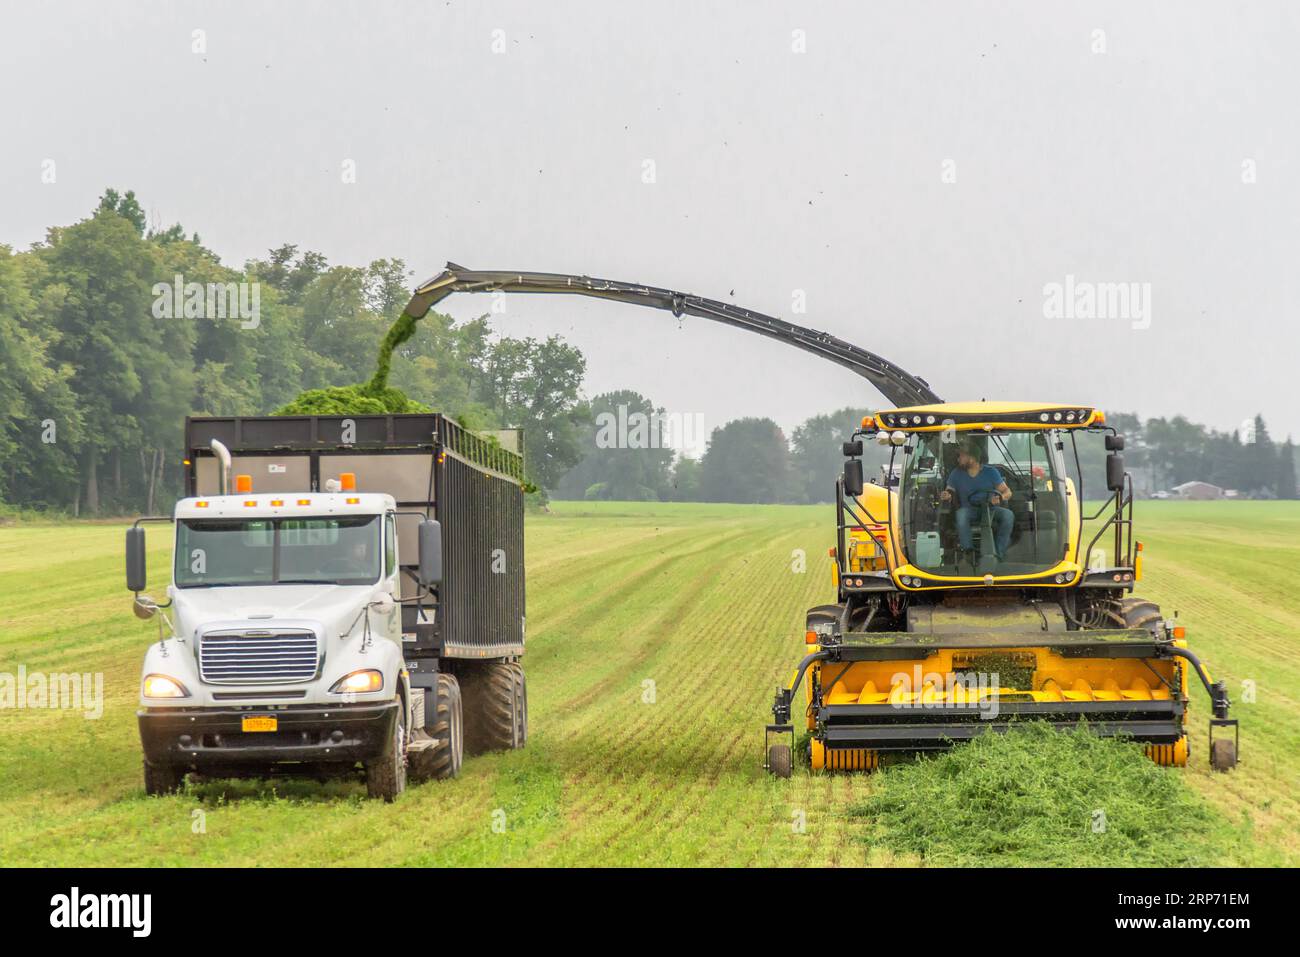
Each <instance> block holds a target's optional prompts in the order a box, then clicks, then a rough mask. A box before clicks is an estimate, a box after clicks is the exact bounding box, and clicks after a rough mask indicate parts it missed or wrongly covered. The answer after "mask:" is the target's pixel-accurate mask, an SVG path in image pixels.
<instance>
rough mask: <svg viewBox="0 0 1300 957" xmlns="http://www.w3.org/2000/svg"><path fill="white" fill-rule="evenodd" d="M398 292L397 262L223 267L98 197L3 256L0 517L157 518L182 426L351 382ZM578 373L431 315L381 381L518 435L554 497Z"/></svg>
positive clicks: (571, 438)
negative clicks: (35, 512)
mask: <svg viewBox="0 0 1300 957" xmlns="http://www.w3.org/2000/svg"><path fill="white" fill-rule="evenodd" d="M411 278H412V274H411V272H410V271H409V270H408V269H407V268H406V265H405V263H403V262H402V261H401V260H400V259H376V260H373V261H372V262H370V263H369V264H368V265H366V266H344V265H330V264H329V263H328V262H327V261H326V258H325V257H324V256H323V255H321V254H320V253H317V252H313V251H311V250H299V248H298V247H297V246H294V245H288V244H286V245H281V246H279V247H277V248H274V249H272V250H270V252H269V253H268V254H267V256H266V257H265V258H264V259H255V260H251V261H249V262H247V263H245V264H244V265H243V267H242V268H240V269H234V268H231V267H229V266H226V265H224V264H222V262H221V261H220V259H219V258H218V257H217V255H216V254H215V253H213V252H212V250H210V249H208V248H207V247H205V246H204V245H203V243H202V240H201V239H200V237H199V236H198V235H197V234H188V235H187V232H186V230H185V229H184V228H182V227H181V226H180V225H174V226H172V227H170V228H167V229H148V228H147V227H146V218H145V214H144V211H143V209H142V208H141V205H140V203H139V202H138V201H137V199H136V197H135V195H134V194H133V193H131V192H126V193H125V194H122V193H119V192H117V191H115V190H111V189H110V190H108V191H106V192H105V194H104V195H103V197H102V198H101V200H100V202H99V205H98V207H97V208H96V209H95V210H93V212H92V213H91V215H89V216H88V217H86V218H85V219H83V220H81V221H79V222H77V223H75V224H73V225H70V226H58V227H53V228H51V229H49V230H48V232H47V235H46V238H45V240H44V241H43V242H40V243H36V244H34V245H33V247H32V248H31V249H30V250H27V251H23V252H15V251H14V250H13V249H12V248H11V247H9V246H4V245H0V505H3V504H5V503H7V505H8V507H11V508H12V507H18V508H32V509H52V510H58V511H65V512H69V513H72V514H81V515H85V514H92V515H93V514H105V513H109V514H124V513H138V512H154V511H158V510H161V509H166V508H167V507H169V505H170V503H171V501H172V500H173V499H175V498H176V497H177V496H179V495H180V494H182V471H181V468H182V465H181V455H180V452H181V446H182V444H183V430H184V418H185V416H186V415H265V414H269V413H271V412H273V411H275V410H276V409H278V408H280V407H282V406H284V405H285V404H287V403H289V402H290V401H292V400H293V399H294V398H295V397H296V396H298V395H299V393H301V392H303V391H304V390H308V389H314V388H324V387H328V386H338V385H349V384H353V383H358V382H364V381H366V380H367V379H369V378H370V376H371V375H372V374H373V373H374V371H375V365H376V357H377V349H378V346H379V343H380V341H381V340H382V338H383V336H384V333H385V331H386V330H387V329H388V328H389V327H390V326H391V325H392V323H393V320H394V319H395V318H396V316H397V315H399V314H400V312H401V309H402V307H403V306H404V305H405V304H406V301H407V299H408V297H409V294H410V293H409V290H410V287H411ZM214 300H215V305H216V306H217V308H216V310H215V314H214V309H213V306H214ZM254 313H255V314H254ZM584 372H585V360H584V358H583V356H582V354H581V353H580V352H579V351H578V350H577V349H575V348H573V347H571V346H569V345H567V344H566V343H565V342H563V341H562V340H560V339H559V338H556V337H551V338H548V339H543V340H539V339H533V338H526V339H515V338H511V337H509V336H505V337H493V336H491V330H490V329H489V326H488V323H487V321H486V319H483V318H480V319H477V320H474V321H470V322H465V323H460V324H453V322H452V320H451V319H450V318H449V317H447V316H445V315H440V314H435V313H430V314H429V315H428V316H427V317H426V318H424V319H423V320H421V322H420V323H419V324H418V329H417V334H416V335H415V336H413V337H412V338H411V339H410V340H409V341H408V342H405V343H403V345H402V347H401V348H400V349H399V350H398V351H397V353H396V354H395V355H394V356H393V358H392V369H391V377H390V383H391V384H392V385H393V386H395V387H396V388H398V389H401V390H403V391H404V392H406V393H407V394H408V395H410V396H412V397H415V398H418V399H419V400H420V401H422V402H424V403H425V404H427V405H430V406H432V407H433V408H436V409H438V410H440V411H445V412H448V413H450V414H453V415H455V416H457V417H458V418H460V419H461V421H462V422H464V423H465V424H467V425H469V426H470V427H472V428H479V429H486V428H504V427H520V428H523V429H524V430H525V432H526V437H527V439H526V441H527V448H528V456H527V459H528V469H529V471H530V476H529V477H530V479H531V480H532V481H533V483H534V484H536V485H538V486H539V487H541V488H553V487H554V486H555V485H556V484H558V482H559V480H560V478H561V476H562V475H563V474H564V473H565V472H567V471H568V470H569V469H570V468H571V467H572V466H573V465H575V464H576V463H577V462H578V461H579V459H580V458H581V431H582V429H583V427H584V425H585V423H586V421H587V419H588V417H589V413H588V410H587V407H586V403H585V401H584V400H583V399H582V396H581V385H582V377H583V374H584Z"/></svg>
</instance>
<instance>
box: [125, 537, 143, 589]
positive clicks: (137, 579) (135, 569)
mask: <svg viewBox="0 0 1300 957" xmlns="http://www.w3.org/2000/svg"><path fill="white" fill-rule="evenodd" d="M147 582H148V578H147V577H146V574H145V560H144V529H143V528H141V527H140V526H139V525H133V526H131V527H130V528H128V529H127V530H126V587H127V590H128V591H134V592H141V591H144V589H145V585H146V584H147Z"/></svg>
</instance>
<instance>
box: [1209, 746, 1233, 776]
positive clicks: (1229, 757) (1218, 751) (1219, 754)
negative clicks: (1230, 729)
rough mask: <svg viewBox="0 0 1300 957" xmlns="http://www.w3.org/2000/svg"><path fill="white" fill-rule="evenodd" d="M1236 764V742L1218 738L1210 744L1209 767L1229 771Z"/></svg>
mask: <svg viewBox="0 0 1300 957" xmlns="http://www.w3.org/2000/svg"><path fill="white" fill-rule="evenodd" d="M1236 766H1237V742H1235V741H1229V740H1228V739H1227V738H1220V739H1219V740H1218V741H1215V742H1213V743H1212V744H1211V745H1210V767H1212V768H1214V770H1216V771H1231V770H1232V769H1233V768H1235V767H1236Z"/></svg>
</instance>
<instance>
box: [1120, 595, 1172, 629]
mask: <svg viewBox="0 0 1300 957" xmlns="http://www.w3.org/2000/svg"><path fill="white" fill-rule="evenodd" d="M1109 614H1110V617H1111V619H1112V620H1113V621H1114V622H1115V624H1117V625H1119V626H1120V627H1121V628H1154V627H1155V626H1156V623H1157V622H1159V621H1160V620H1161V619H1162V618H1164V616H1163V615H1162V614H1161V613H1160V606H1159V605H1157V604H1156V603H1155V602H1153V601H1151V600H1150V599H1147V598H1138V597H1136V596H1132V597H1129V598H1121V599H1120V600H1119V601H1117V602H1115V603H1114V604H1113V605H1112V606H1111V610H1110V612H1109Z"/></svg>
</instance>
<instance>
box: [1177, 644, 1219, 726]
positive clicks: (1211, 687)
mask: <svg viewBox="0 0 1300 957" xmlns="http://www.w3.org/2000/svg"><path fill="white" fill-rule="evenodd" d="M1164 648H1165V652H1166V653H1167V654H1170V655H1173V656H1175V657H1177V658H1182V659H1184V660H1185V661H1187V663H1188V664H1190V665H1191V666H1192V668H1193V669H1194V670H1195V671H1196V676H1197V677H1198V678H1200V679H1201V684H1203V685H1204V686H1205V692H1206V694H1208V695H1209V696H1210V704H1211V705H1212V707H1213V708H1214V716H1215V717H1216V718H1226V717H1227V716H1228V690H1227V688H1225V687H1224V685H1223V682H1222V681H1217V682H1211V681H1210V676H1209V674H1208V673H1207V672H1206V670H1205V666H1204V665H1203V664H1201V659H1200V658H1198V657H1196V655H1195V654H1194V653H1193V652H1191V651H1188V650H1187V649H1186V648H1179V647H1178V646H1177V645H1172V644H1171V645H1166V646H1164Z"/></svg>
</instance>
